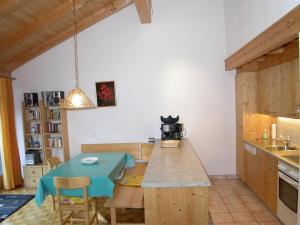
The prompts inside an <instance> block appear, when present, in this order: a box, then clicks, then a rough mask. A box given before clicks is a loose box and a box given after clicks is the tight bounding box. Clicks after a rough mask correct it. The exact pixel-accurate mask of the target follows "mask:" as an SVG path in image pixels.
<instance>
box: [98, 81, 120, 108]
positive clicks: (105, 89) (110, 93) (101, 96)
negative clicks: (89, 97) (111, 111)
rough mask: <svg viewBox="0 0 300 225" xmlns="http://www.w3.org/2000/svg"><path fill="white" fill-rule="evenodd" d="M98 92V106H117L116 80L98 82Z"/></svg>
mask: <svg viewBox="0 0 300 225" xmlns="http://www.w3.org/2000/svg"><path fill="white" fill-rule="evenodd" d="M96 92H97V106H98V107H105V106H115V105H116V95H115V82H114V81H104V82H97V83H96Z"/></svg>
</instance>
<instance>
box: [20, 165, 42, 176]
mask: <svg viewBox="0 0 300 225" xmlns="http://www.w3.org/2000/svg"><path fill="white" fill-rule="evenodd" d="M42 175H43V169H42V167H38V166H24V176H25V177H40V176H42Z"/></svg>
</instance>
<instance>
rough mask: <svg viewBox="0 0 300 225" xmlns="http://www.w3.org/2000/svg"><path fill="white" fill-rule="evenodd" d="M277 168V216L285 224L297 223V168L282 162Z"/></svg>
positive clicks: (293, 224) (292, 224)
mask: <svg viewBox="0 0 300 225" xmlns="http://www.w3.org/2000/svg"><path fill="white" fill-rule="evenodd" d="M278 169H279V173H278V195H277V216H278V218H279V219H280V220H281V221H282V222H283V223H284V224H286V225H297V211H298V189H299V175H298V170H297V169H296V168H293V167H292V166H290V165H288V164H286V163H284V162H279V164H278Z"/></svg>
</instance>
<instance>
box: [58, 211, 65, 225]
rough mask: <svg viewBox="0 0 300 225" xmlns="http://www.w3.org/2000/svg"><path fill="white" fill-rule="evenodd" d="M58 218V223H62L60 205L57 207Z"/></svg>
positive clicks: (62, 224) (61, 224)
mask: <svg viewBox="0 0 300 225" xmlns="http://www.w3.org/2000/svg"><path fill="white" fill-rule="evenodd" d="M58 219H59V224H60V225H64V220H63V214H62V210H61V208H60V207H58Z"/></svg>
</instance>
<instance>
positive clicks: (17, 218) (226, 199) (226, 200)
mask: <svg viewBox="0 0 300 225" xmlns="http://www.w3.org/2000/svg"><path fill="white" fill-rule="evenodd" d="M14 193H15V194H31V193H35V189H32V188H31V189H28V188H21V189H18V190H16V191H13V192H5V191H0V194H14ZM103 203H104V199H102V200H101V199H100V200H99V206H100V211H101V213H102V215H104V216H105V217H106V218H107V219H109V212H108V210H107V209H104V208H103V207H101V206H103ZM209 212H210V224H213V225H280V224H281V223H280V222H279V221H278V220H277V219H276V217H275V216H273V215H272V214H271V213H270V212H269V211H268V209H267V208H266V207H265V206H264V205H263V204H262V203H261V202H260V200H258V199H257V198H256V197H255V195H254V194H253V193H252V192H251V190H249V188H247V187H246V186H245V185H244V184H243V183H242V182H240V181H239V180H213V181H212V187H211V188H210V189H209ZM143 220H144V217H143V211H142V210H135V211H128V210H120V211H118V221H119V222H143ZM2 224H3V225H21V224H22V225H32V224H41V225H57V224H58V220H57V213H56V212H53V211H52V206H51V198H50V197H49V198H47V199H46V201H45V202H44V204H43V205H42V207H41V208H37V206H36V205H35V202H34V200H31V201H30V202H29V203H28V204H27V205H25V206H24V207H23V208H21V209H20V210H18V211H17V212H16V213H15V214H13V215H12V216H10V217H9V218H8V219H6V220H5V221H4V222H3V223H1V225H2Z"/></svg>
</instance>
